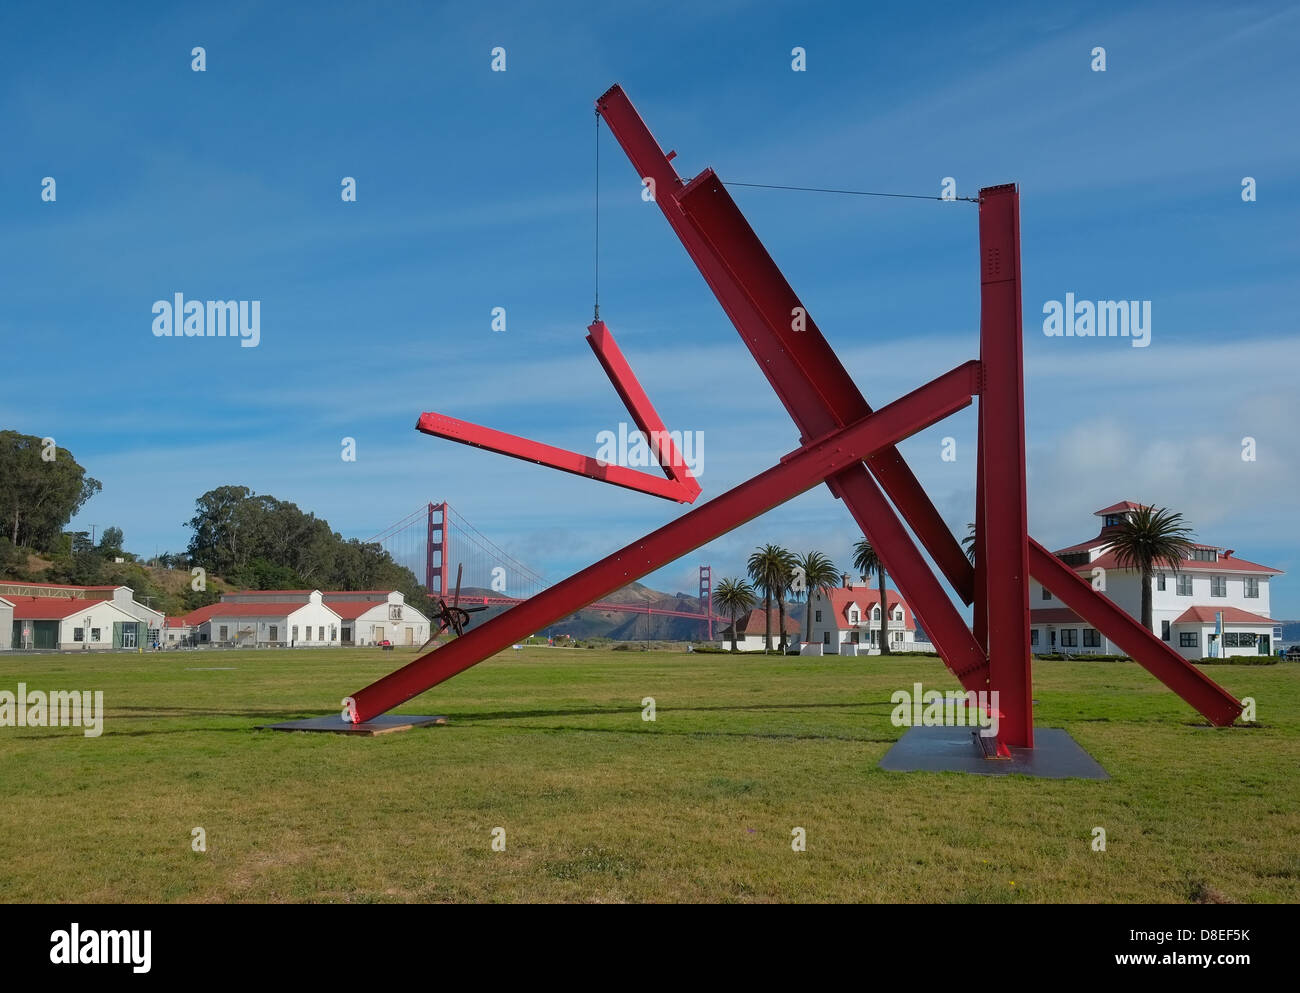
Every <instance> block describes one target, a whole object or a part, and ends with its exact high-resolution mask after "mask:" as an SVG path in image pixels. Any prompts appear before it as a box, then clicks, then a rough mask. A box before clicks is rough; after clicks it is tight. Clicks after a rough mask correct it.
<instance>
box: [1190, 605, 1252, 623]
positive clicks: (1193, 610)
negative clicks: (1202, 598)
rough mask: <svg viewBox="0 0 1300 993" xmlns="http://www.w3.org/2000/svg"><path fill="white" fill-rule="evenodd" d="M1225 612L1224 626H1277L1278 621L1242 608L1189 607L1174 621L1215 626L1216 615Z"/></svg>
mask: <svg viewBox="0 0 1300 993" xmlns="http://www.w3.org/2000/svg"><path fill="white" fill-rule="evenodd" d="M1218 611H1223V623H1224V624H1276V623H1277V621H1274V620H1271V619H1270V618H1267V617H1261V616H1260V615H1259V614H1252V613H1251V612H1250V611H1249V610H1242V609H1241V608H1240V607H1206V606H1198V607H1188V608H1187V609H1186V610H1184V611H1183V612H1182V613H1181V614H1179V615H1178V617H1177V618H1176V619H1175V620H1174V623H1175V624H1213V623H1214V621H1215V617H1214V615H1215V614H1216V613H1217V612H1218Z"/></svg>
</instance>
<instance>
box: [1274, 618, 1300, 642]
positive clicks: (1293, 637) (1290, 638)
mask: <svg viewBox="0 0 1300 993" xmlns="http://www.w3.org/2000/svg"><path fill="white" fill-rule="evenodd" d="M1278 623H1279V624H1281V625H1282V640H1283V641H1285V642H1288V643H1291V642H1297V641H1300V621H1278Z"/></svg>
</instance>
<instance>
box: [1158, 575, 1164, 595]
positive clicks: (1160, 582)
mask: <svg viewBox="0 0 1300 993" xmlns="http://www.w3.org/2000/svg"><path fill="white" fill-rule="evenodd" d="M1156 589H1158V590H1159V591H1160V592H1161V593H1163V592H1164V591H1165V574H1164V573H1163V572H1158V573H1156Z"/></svg>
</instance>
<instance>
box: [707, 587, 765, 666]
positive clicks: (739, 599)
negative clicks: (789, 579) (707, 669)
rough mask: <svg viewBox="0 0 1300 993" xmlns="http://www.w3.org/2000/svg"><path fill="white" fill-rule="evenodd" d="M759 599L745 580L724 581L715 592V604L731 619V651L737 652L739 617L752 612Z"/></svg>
mask: <svg viewBox="0 0 1300 993" xmlns="http://www.w3.org/2000/svg"><path fill="white" fill-rule="evenodd" d="M756 599H757V597H756V596H755V595H754V587H752V586H751V585H749V583H747V582H745V580H743V579H730V578H727V579H723V580H722V581H721V582H720V583H718V585H717V588H716V589H714V591H713V602H714V603H716V604H717V605H718V606H719V607H721V608H722V609H723V610H725V611H726V612H727V613H728V614H729V615H730V617H731V650H732V651H733V652H734V651H735V650H736V624H737V623H738V622H737V616H738V615H740V614H743V613H744V612H745V611H747V610H750V609H752V608H753V606H754V601H755V600H756Z"/></svg>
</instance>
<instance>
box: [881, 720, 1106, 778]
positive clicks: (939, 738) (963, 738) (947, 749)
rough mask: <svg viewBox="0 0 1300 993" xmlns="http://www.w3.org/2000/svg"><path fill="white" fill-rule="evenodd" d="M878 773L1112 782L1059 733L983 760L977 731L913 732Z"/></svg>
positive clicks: (1039, 733)
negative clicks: (964, 773)
mask: <svg viewBox="0 0 1300 993" xmlns="http://www.w3.org/2000/svg"><path fill="white" fill-rule="evenodd" d="M880 768H882V769H888V770H889V771H891V772H971V773H975V774H976V775H981V776H1009V775H1021V776H1034V777H1037V778H1040V779H1109V778H1110V776H1109V775H1107V773H1106V770H1105V769H1103V768H1102V767H1101V766H1100V765H1098V764H1097V761H1096V760H1095V759H1094V758H1093V757H1092V756H1091V755H1089V754H1088V753H1087V752H1085V751H1084V750H1083V749H1082V748H1081V747H1080V746H1079V743H1078V742H1077V741H1075V740H1074V739H1073V738H1071V737H1070V735H1069V733H1068V732H1066V731H1064V730H1062V729H1061V728H1035V729H1034V747H1033V748H1012V749H1011V757H1010V758H1001V759H998V758H985V757H984V750H983V749H982V748H981V747H980V743H979V741H978V740H977V737H976V733H975V729H972V728H969V727H914V728H909V729H908V731H907V733H906V734H904V735H903V737H901V738H900V739H898V743H897V744H896V745H894V747H893V748H891V749H890V750H889V751H888V752H886V753H885V757H884V758H882V759H881V760H880Z"/></svg>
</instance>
